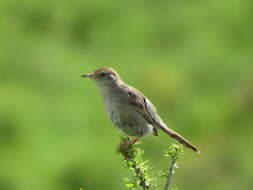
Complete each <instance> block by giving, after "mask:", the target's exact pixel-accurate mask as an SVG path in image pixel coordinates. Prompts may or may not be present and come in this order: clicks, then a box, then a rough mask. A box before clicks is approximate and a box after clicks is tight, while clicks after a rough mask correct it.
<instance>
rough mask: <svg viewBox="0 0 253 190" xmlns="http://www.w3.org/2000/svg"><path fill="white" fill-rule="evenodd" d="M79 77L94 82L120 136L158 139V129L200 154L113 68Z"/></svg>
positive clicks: (102, 69)
mask: <svg viewBox="0 0 253 190" xmlns="http://www.w3.org/2000/svg"><path fill="white" fill-rule="evenodd" d="M82 77H87V78H91V79H93V80H94V81H95V82H96V83H97V85H98V87H99V89H100V92H101V95H102V97H103V99H104V102H105V108H106V111H107V113H108V115H109V117H110V119H111V120H112V122H113V124H114V125H116V126H117V127H118V128H119V129H120V130H121V131H122V132H123V133H125V134H127V135H129V136H133V137H137V138H139V137H142V136H144V135H146V134H147V133H148V132H151V133H152V134H153V135H155V136H158V131H157V129H161V130H162V131H164V132H165V133H166V134H168V135H169V136H171V137H172V138H174V139H176V140H177V141H178V142H180V143H182V144H184V145H185V146H186V147H189V148H191V149H192V150H194V151H196V152H200V151H199V149H198V148H197V147H196V146H194V145H193V144H192V143H190V142H189V141H188V140H186V139H185V138H184V137H182V136H181V135H180V134H178V133H176V132H175V131H173V130H172V129H170V128H168V127H167V125H166V124H165V123H164V122H163V121H162V119H161V118H160V117H159V115H158V113H157V111H156V108H155V106H154V105H153V104H152V103H151V101H150V100H149V99H148V98H146V97H145V96H144V95H143V94H142V93H141V92H140V91H138V90H137V89H135V88H133V87H131V86H129V85H127V84H126V83H124V82H123V81H122V80H121V78H120V76H119V75H118V74H117V72H116V71H115V70H114V69H112V68H100V69H97V70H95V71H94V72H93V73H90V74H84V75H82Z"/></svg>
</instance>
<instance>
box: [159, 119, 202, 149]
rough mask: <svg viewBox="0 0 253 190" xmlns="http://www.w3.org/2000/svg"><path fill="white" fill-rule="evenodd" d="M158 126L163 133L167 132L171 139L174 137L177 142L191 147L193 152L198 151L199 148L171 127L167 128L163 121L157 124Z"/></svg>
mask: <svg viewBox="0 0 253 190" xmlns="http://www.w3.org/2000/svg"><path fill="white" fill-rule="evenodd" d="M158 127H159V128H160V129H161V130H163V131H164V132H165V133H167V134H168V135H169V136H171V137H172V138H173V139H176V140H177V141H178V142H179V143H181V144H183V145H185V146H186V147H188V148H190V149H192V150H193V151H195V152H198V153H200V150H199V149H198V148H197V147H196V146H194V145H193V144H192V143H190V142H189V141H188V140H186V139H185V138H184V137H182V136H181V135H180V134H178V133H177V132H175V131H173V130H172V129H170V128H168V127H167V126H166V125H165V124H164V123H162V124H158Z"/></svg>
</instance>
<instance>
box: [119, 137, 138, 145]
mask: <svg viewBox="0 0 253 190" xmlns="http://www.w3.org/2000/svg"><path fill="white" fill-rule="evenodd" d="M138 141H139V138H138V137H135V138H132V139H130V140H128V141H123V142H121V143H120V144H119V146H127V145H132V144H135V143H136V142H138Z"/></svg>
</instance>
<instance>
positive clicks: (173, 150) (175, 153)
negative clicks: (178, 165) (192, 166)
mask: <svg viewBox="0 0 253 190" xmlns="http://www.w3.org/2000/svg"><path fill="white" fill-rule="evenodd" d="M183 154H184V147H183V145H182V144H171V145H170V146H169V147H168V150H165V151H164V156H165V157H167V158H169V159H170V160H172V161H177V160H178V159H179V158H181V157H182V155H183Z"/></svg>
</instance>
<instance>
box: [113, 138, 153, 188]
mask: <svg viewBox="0 0 253 190" xmlns="http://www.w3.org/2000/svg"><path fill="white" fill-rule="evenodd" d="M139 145H140V142H136V143H133V142H132V141H130V140H129V138H124V139H122V140H121V143H120V145H119V146H118V148H117V152H118V153H120V154H121V155H122V156H123V161H124V167H125V168H127V169H128V170H129V171H130V172H131V174H132V179H128V178H125V180H126V181H127V182H128V183H127V184H126V186H127V187H128V188H129V189H135V188H136V187H137V186H140V187H141V188H142V189H143V190H149V189H150V186H151V184H152V181H153V178H152V177H150V175H149V173H148V170H149V167H148V165H147V163H148V161H143V160H142V155H143V153H144V150H143V149H141V148H140V146H139Z"/></svg>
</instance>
